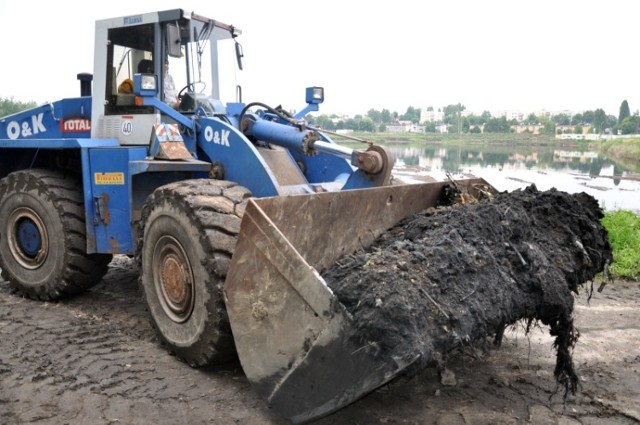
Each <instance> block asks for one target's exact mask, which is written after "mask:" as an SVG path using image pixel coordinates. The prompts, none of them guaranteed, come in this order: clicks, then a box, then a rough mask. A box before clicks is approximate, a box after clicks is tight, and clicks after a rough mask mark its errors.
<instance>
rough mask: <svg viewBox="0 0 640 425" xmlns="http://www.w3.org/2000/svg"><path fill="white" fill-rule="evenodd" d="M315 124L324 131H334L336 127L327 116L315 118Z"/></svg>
mask: <svg viewBox="0 0 640 425" xmlns="http://www.w3.org/2000/svg"><path fill="white" fill-rule="evenodd" d="M315 123H316V125H317V126H318V127H320V128H322V129H324V130H328V131H335V130H336V125H335V124H334V122H333V120H332V119H331V118H329V117H328V116H327V115H319V116H317V117H316V119H315Z"/></svg>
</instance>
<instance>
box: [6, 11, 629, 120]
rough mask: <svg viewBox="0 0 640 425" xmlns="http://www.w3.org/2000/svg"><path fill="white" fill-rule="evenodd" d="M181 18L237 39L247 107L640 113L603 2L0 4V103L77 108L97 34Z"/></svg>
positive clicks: (623, 35) (618, 33)
mask: <svg viewBox="0 0 640 425" xmlns="http://www.w3.org/2000/svg"><path fill="white" fill-rule="evenodd" d="M176 7H182V8H184V9H187V10H191V11H194V12H196V13H198V14H200V15H204V16H207V17H209V18H212V19H216V20H219V21H222V22H225V23H228V24H232V25H234V26H236V27H238V28H240V29H242V31H243V34H242V36H241V37H240V42H241V43H242V45H243V48H244V54H245V60H244V71H242V72H241V74H240V77H239V78H240V79H239V83H241V84H242V86H243V100H244V101H245V102H254V101H256V102H263V103H267V104H269V105H272V106H277V105H282V106H284V107H285V108H286V109H301V108H302V107H303V106H304V88H305V87H307V86H312V85H318V86H323V87H324V88H325V99H326V100H325V103H324V104H323V105H321V107H320V108H321V109H320V113H326V114H331V113H337V114H342V113H344V114H351V115H353V114H366V112H367V111H368V110H369V109H371V108H374V109H377V110H382V109H383V108H386V109H389V110H391V111H392V112H393V111H397V112H399V113H401V114H402V113H404V112H405V111H406V109H407V107H409V106H413V107H416V108H426V107H428V106H433V107H434V108H436V109H438V108H440V107H443V106H445V105H448V104H454V103H462V104H463V105H465V106H466V108H467V110H469V111H471V112H476V113H478V114H479V113H481V112H482V111H484V110H489V111H492V112H495V111H500V110H505V109H516V110H522V111H524V112H529V111H534V112H535V111H539V110H541V109H546V110H548V111H558V110H565V109H567V110H575V111H578V110H594V109H597V108H603V109H604V110H605V111H606V112H607V113H608V114H612V115H616V116H617V115H618V112H619V107H620V104H621V102H622V101H623V100H627V101H628V102H629V106H630V108H631V111H632V112H635V111H636V110H638V109H640V87H639V83H638V81H640V57H639V54H638V48H637V45H638V35H639V28H640V25H639V24H638V22H637V20H638V13H637V5H636V4H635V2H634V1H629V0H607V1H573V0H571V1H569V0H537V1H526V2H525V1H517V0H510V1H506V0H505V1H497V0H496V1H494V0H487V1H482V0H446V1H438V2H428V1H423V2H416V1H415V0H394V1H384V2H381V1H367V2H364V1H347V0H341V1H337V0H324V1H314V2H305V1H300V0H298V1H289V0H285V1H278V0H274V1H264V0H262V1H259V2H258V1H252V0H248V1H243V2H239V1H231V0H227V1H221V0H215V1H206V2H204V1H190V0H185V1H182V2H178V1H164V0H154V1H150V0H138V1H131V0H129V1H121V0H111V1H106V2H105V1H102V2H93V1H86V0H84V1H64V0H63V1H60V2H34V1H31V0H26V1H9V0H0V16H1V17H2V24H1V25H0V40H2V41H1V43H2V59H1V63H2V66H1V68H2V74H1V77H2V78H0V97H2V98H11V97H13V98H14V99H15V100H20V101H31V100H33V101H36V102H38V103H43V102H47V101H54V100H58V99H61V98H65V97H75V96H77V95H78V94H79V83H78V82H77V81H76V74H77V73H79V72H93V32H94V25H95V20H97V19H103V18H110V17H116V16H124V15H130V14H137V13H145V12H150V11H155V10H165V9H172V8H176Z"/></svg>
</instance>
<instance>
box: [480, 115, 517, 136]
mask: <svg viewBox="0 0 640 425" xmlns="http://www.w3.org/2000/svg"><path fill="white" fill-rule="evenodd" d="M484 132H485V133H510V132H511V126H510V125H509V122H507V117H500V118H490V119H489V121H487V124H486V125H485V126H484Z"/></svg>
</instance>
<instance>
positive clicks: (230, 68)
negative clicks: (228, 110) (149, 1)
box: [164, 20, 238, 103]
mask: <svg viewBox="0 0 640 425" xmlns="http://www.w3.org/2000/svg"><path fill="white" fill-rule="evenodd" d="M182 31H183V38H182V40H181V44H182V45H181V54H180V57H171V56H168V55H167V60H166V61H165V67H164V70H165V75H167V74H168V75H169V76H170V77H169V78H165V83H166V82H167V81H171V80H173V83H174V85H175V90H176V91H177V92H178V94H184V93H185V92H194V93H197V94H202V95H205V96H207V97H212V98H214V99H218V100H220V101H222V102H223V103H227V102H234V101H236V98H235V97H236V94H235V93H236V86H237V85H238V73H237V65H236V59H235V41H234V40H233V39H232V38H231V34H230V32H229V31H227V30H224V29H220V28H217V27H214V26H213V25H212V24H211V23H209V22H200V21H197V20H192V21H191V29H189V30H187V31H186V33H187V34H188V37H186V34H185V33H184V32H185V31H184V29H183V30H182ZM166 88H167V84H165V89H166ZM169 89H170V88H169ZM166 95H167V93H164V96H166Z"/></svg>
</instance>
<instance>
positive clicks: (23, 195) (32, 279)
mask: <svg viewBox="0 0 640 425" xmlns="http://www.w3.org/2000/svg"><path fill="white" fill-rule="evenodd" d="M82 196H83V194H82V186H81V185H80V184H79V182H78V181H77V180H76V179H74V178H71V177H67V176H64V175H63V174H62V173H59V172H56V171H49V170H38V169H33V170H24V171H18V172H15V173H11V174H9V175H8V176H7V177H5V178H4V179H2V180H1V181H0V226H1V227H0V268H1V269H2V276H3V277H4V278H5V279H6V280H8V281H9V283H10V285H11V286H12V287H13V288H14V289H16V290H17V291H19V292H21V293H22V294H24V295H26V296H28V297H30V298H35V299H41V300H52V299H58V298H61V297H63V296H65V295H71V294H76V293H79V292H82V291H84V290H85V289H88V288H89V287H91V286H93V285H95V284H96V283H98V282H99V281H100V279H102V277H103V276H104V274H105V273H106V272H107V266H108V264H109V262H110V261H111V258H112V257H111V255H107V254H91V255H88V254H86V253H85V252H86V248H87V241H86V229H85V217H84V203H83V198H82Z"/></svg>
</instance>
